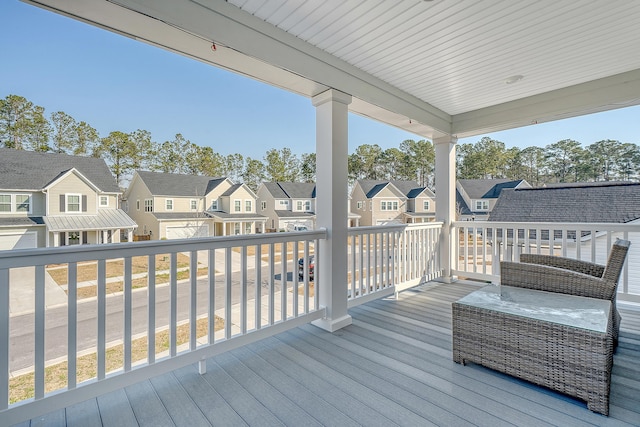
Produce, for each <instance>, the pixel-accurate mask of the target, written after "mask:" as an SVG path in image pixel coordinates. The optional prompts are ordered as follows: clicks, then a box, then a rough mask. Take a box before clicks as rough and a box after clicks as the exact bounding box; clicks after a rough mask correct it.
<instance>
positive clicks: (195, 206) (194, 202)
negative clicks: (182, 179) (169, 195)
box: [191, 199, 198, 211]
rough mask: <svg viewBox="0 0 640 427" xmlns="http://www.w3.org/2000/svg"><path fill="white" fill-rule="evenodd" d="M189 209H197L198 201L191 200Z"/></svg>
mask: <svg viewBox="0 0 640 427" xmlns="http://www.w3.org/2000/svg"><path fill="white" fill-rule="evenodd" d="M191 210H192V211H196V210H198V201H197V200H193V199H192V200H191Z"/></svg>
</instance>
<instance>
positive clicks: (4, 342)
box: [0, 268, 10, 410]
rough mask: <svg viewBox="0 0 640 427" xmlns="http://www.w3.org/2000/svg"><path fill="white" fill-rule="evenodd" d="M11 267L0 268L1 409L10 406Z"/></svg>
mask: <svg viewBox="0 0 640 427" xmlns="http://www.w3.org/2000/svg"><path fill="white" fill-rule="evenodd" d="M9 296H10V295H9V269H8V268H0V372H2V375H0V410H2V409H7V407H8V406H9V375H8V373H9V337H10V334H9V301H10V297H9Z"/></svg>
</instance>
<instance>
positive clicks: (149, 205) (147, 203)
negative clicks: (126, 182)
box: [144, 199, 153, 212]
mask: <svg viewBox="0 0 640 427" xmlns="http://www.w3.org/2000/svg"><path fill="white" fill-rule="evenodd" d="M144 211H145V212H153V199H144Z"/></svg>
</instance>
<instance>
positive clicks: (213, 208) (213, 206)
mask: <svg viewBox="0 0 640 427" xmlns="http://www.w3.org/2000/svg"><path fill="white" fill-rule="evenodd" d="M209 210H210V211H217V210H218V200H217V199H216V200H212V201H211V206H210V207H209Z"/></svg>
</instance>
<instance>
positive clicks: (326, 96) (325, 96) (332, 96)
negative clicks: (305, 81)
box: [311, 89, 351, 107]
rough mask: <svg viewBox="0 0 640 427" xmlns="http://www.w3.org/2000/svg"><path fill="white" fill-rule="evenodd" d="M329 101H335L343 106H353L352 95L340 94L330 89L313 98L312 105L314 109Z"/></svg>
mask: <svg viewBox="0 0 640 427" xmlns="http://www.w3.org/2000/svg"><path fill="white" fill-rule="evenodd" d="M329 101H335V102H339V103H341V104H345V105H349V104H351V95H348V94H346V93H344V92H340V91H339V90H335V89H328V90H325V91H324V92H322V93H319V94H317V95H315V96H314V97H313V98H311V103H312V104H313V106H314V107H317V106H319V105H322V104H324V103H326V102H329Z"/></svg>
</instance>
